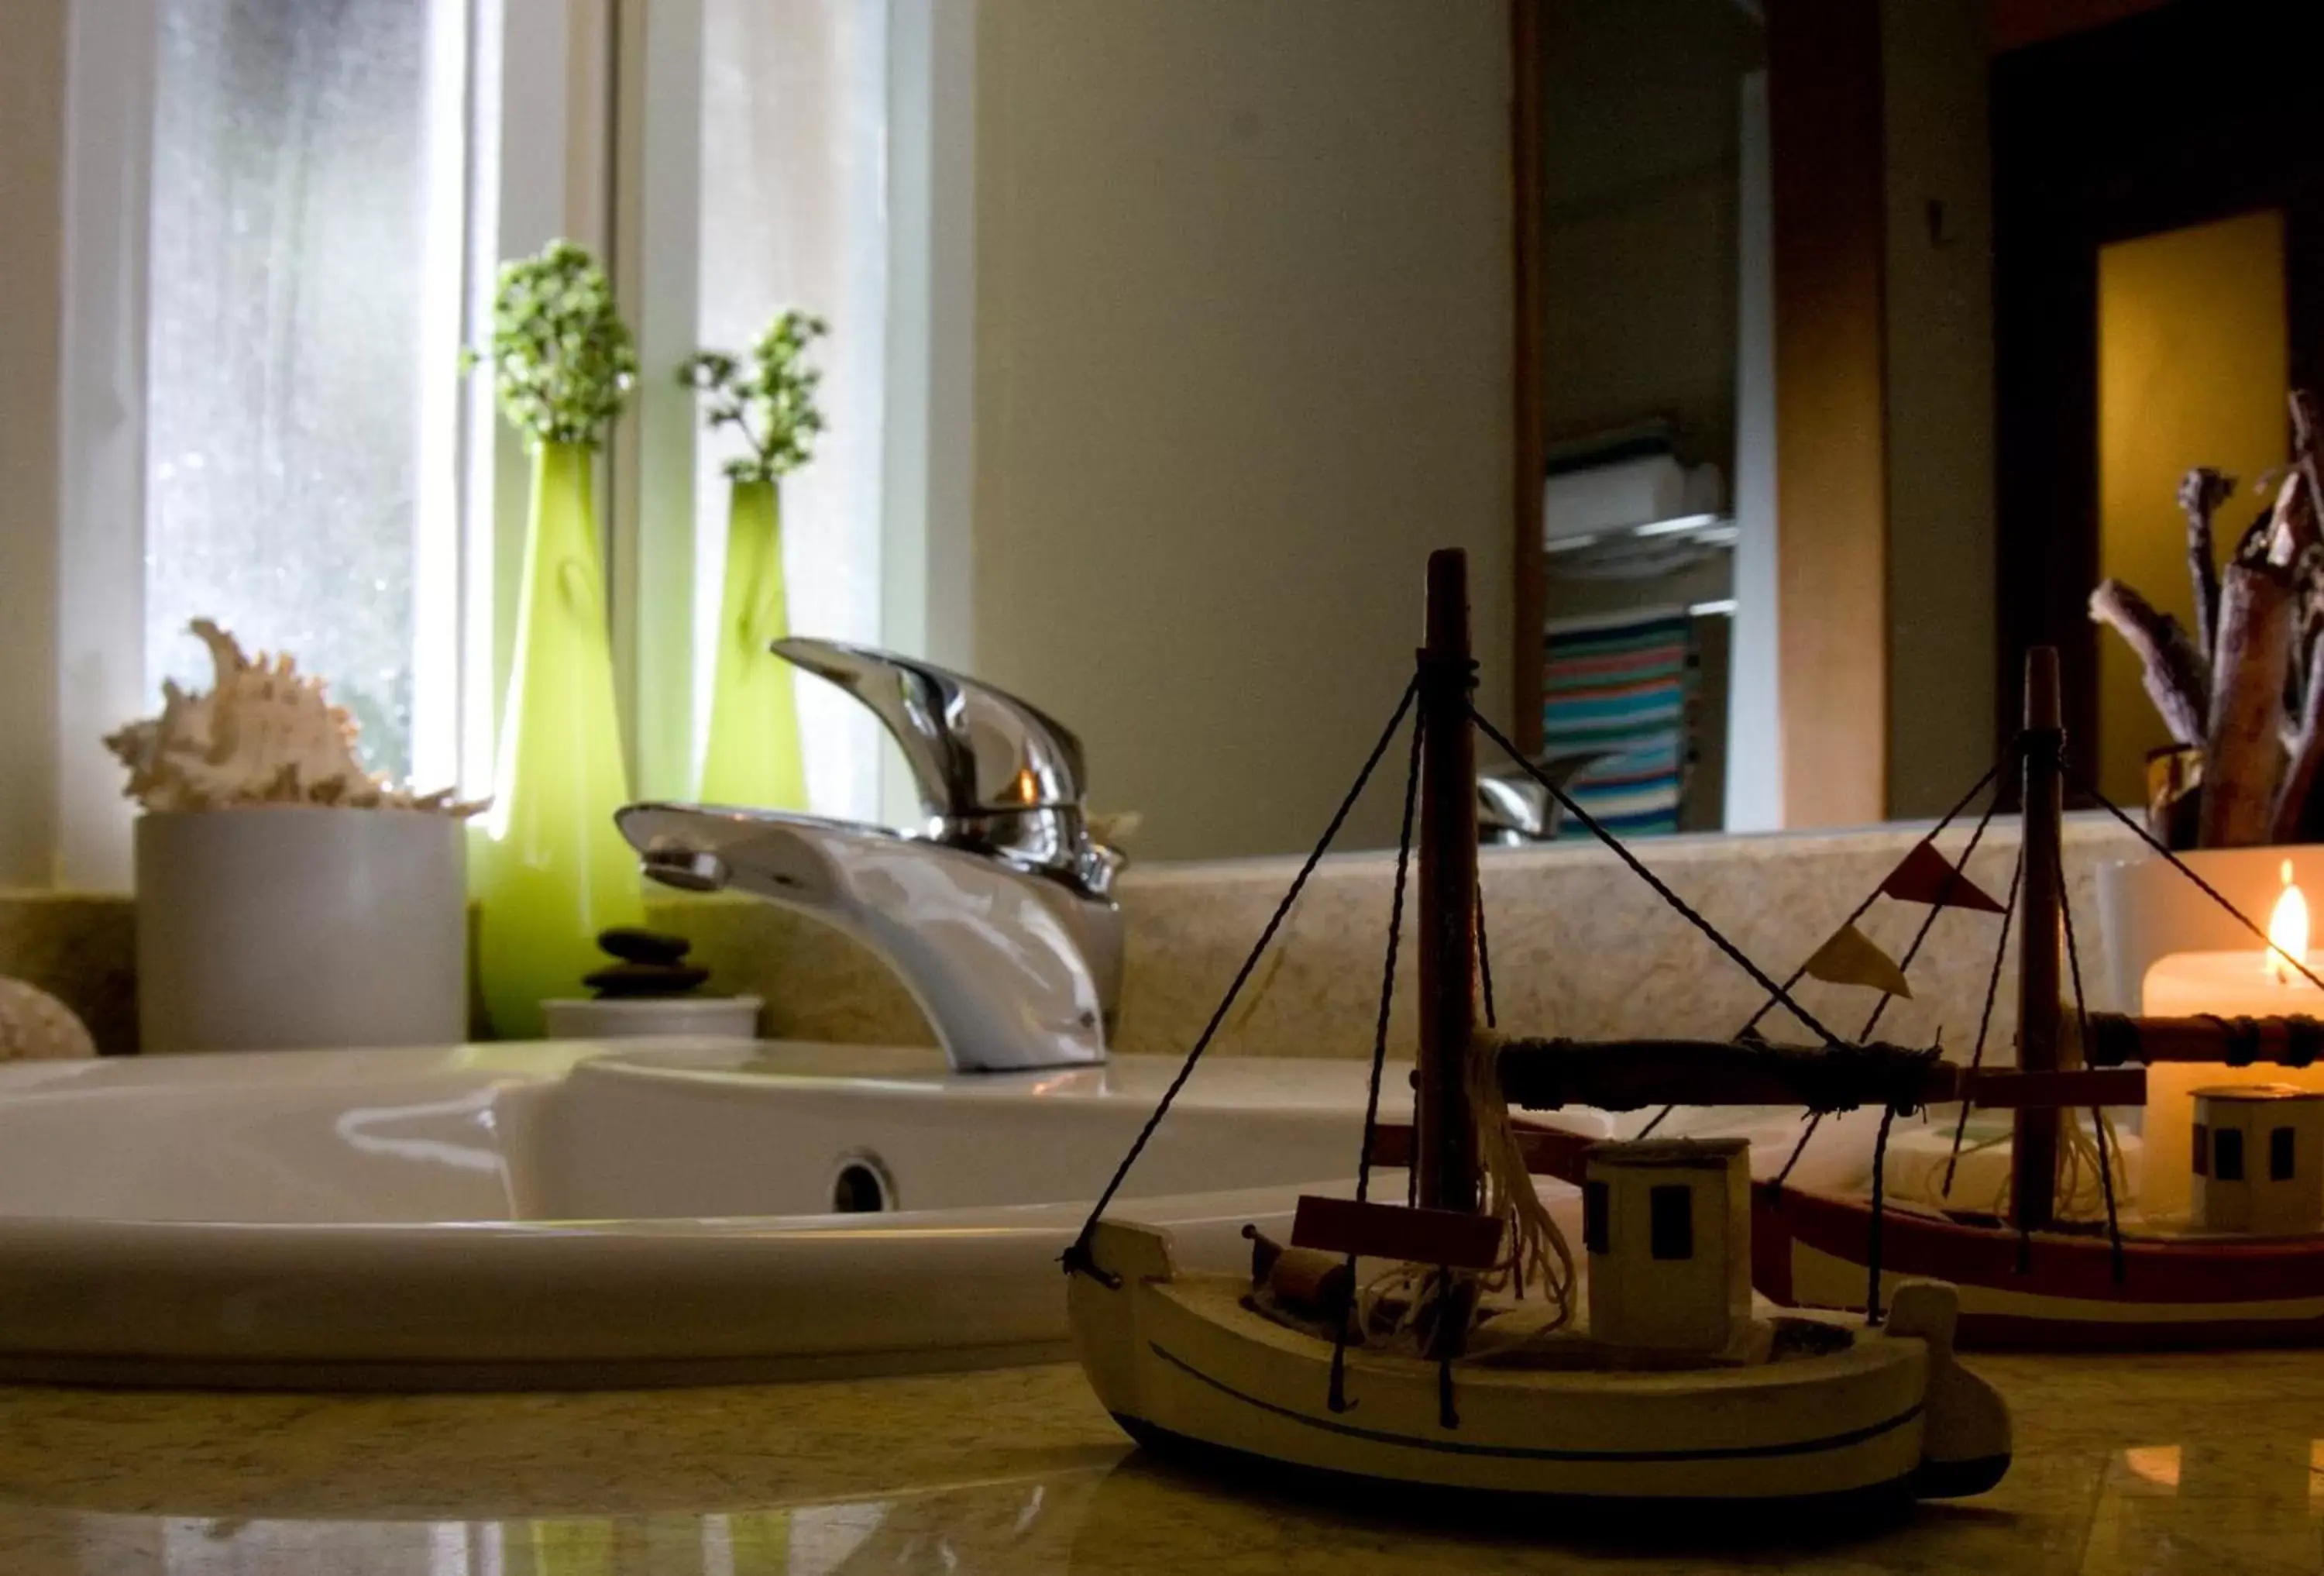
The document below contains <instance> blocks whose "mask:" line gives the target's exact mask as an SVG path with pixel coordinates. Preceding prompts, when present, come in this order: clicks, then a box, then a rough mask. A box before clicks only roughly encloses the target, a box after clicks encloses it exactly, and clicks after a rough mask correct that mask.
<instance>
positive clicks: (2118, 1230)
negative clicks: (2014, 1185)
mask: <svg viewBox="0 0 2324 1576" xmlns="http://www.w3.org/2000/svg"><path fill="white" fill-rule="evenodd" d="M2052 853H2055V854H2056V856H2057V862H2058V869H2057V881H2058V916H2059V918H2060V919H2061V922H2062V923H2063V924H2064V926H2065V929H2066V967H2067V970H2068V972H2070V974H2071V975H2072V977H2073V982H2074V1027H2075V1032H2076V1033H2077V1034H2078V1035H2079V1037H2080V1039H2079V1042H2078V1044H2077V1046H2076V1055H2075V1059H2076V1060H2077V1061H2082V1060H2086V1059H2087V1058H2088V1056H2089V1043H2090V1013H2089V1004H2088V1003H2087V1001H2086V1000H2084V998H2083V996H2082V954H2081V951H2080V948H2078V947H2077V946H2076V945H2074V903H2073V899H2072V898H2071V897H2070V896H2069V895H2068V893H2067V891H2066V848H2065V840H2064V839H2063V838H2061V839H2059V840H2058V842H2057V843H2054V844H2053V845H2052ZM2065 1125H2066V1126H2067V1127H2069V1128H2070V1129H2072V1130H2073V1134H2074V1136H2075V1138H2079V1137H2080V1130H2081V1124H2080V1122H2076V1121H2071V1120H2069V1121H2068V1122H2067V1123H2066V1124H2065ZM2090 1126H2091V1128H2092V1129H2093V1130H2094V1131H2095V1132H2096V1134H2097V1139H2098V1190H2099V1191H2100V1192H2101V1193H2103V1194H2105V1195H2106V1222H2107V1249H2108V1257H2109V1258H2111V1259H2112V1260H2113V1267H2114V1284H2115V1285H2116V1286H2120V1285H2121V1284H2122V1277H2123V1255H2122V1220H2121V1218H2120V1216H2119V1215H2117V1214H2116V1211H2115V1203H2114V1165H2113V1157H2112V1156H2111V1155H2110V1154H2109V1153H2108V1152H2107V1115H2106V1112H2105V1111H2101V1110H2099V1109H2098V1107H2097V1106H2095V1105H2094V1106H2092V1107H2090ZM2062 1158H2063V1157H2061V1159H2062ZM2012 1159H2013V1161H2014V1160H2015V1156H2014V1155H2013V1156H2012Z"/></svg>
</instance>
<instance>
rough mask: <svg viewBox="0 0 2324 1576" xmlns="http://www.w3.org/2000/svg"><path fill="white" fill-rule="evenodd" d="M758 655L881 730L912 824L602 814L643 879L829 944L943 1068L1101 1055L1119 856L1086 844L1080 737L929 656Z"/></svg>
mask: <svg viewBox="0 0 2324 1576" xmlns="http://www.w3.org/2000/svg"><path fill="white" fill-rule="evenodd" d="M773 649H774V650H775V651H776V652H777V653H778V654H779V655H781V656H782V657H784V658H786V659H788V660H790V661H792V662H794V663H796V664H798V666H799V667H801V668H806V669H807V671H808V672H810V673H813V674H816V675H817V676H818V677H823V678H826V679H829V680H830V681H831V682H833V683H835V684H836V685H838V686H839V687H841V688H842V689H844V690H845V691H846V692H847V693H848V694H850V695H852V696H854V697H855V698H856V699H857V700H859V701H861V702H862V703H863V705H866V706H868V707H869V708H870V709H871V712H872V713H873V714H875V715H877V716H878V717H879V718H880V720H881V723H883V724H885V726H886V727H887V730H888V732H889V733H890V734H892V735H893V736H894V738H895V740H896V742H897V744H898V745H899V747H900V748H901V749H902V751H903V754H904V760H905V762H906V764H907V765H908V766H909V768H910V769H911V772H912V779H913V782H914V784H915V785H916V787H917V788H918V792H919V799H920V807H921V809H922V811H923V813H924V815H925V816H926V821H925V824H924V825H923V826H922V827H921V828H920V829H919V830H918V831H917V832H909V833H899V832H895V831H891V830H890V829H889V828H887V827H884V826H871V825H859V824H856V823H853V822H847V821H839V820H833V819H830V818H827V817H824V816H809V815H802V814H798V813H794V812H791V811H785V810H763V809H747V808H740V807H730V806H712V805H684V804H667V803H647V804H636V805H631V806H627V807H625V808H624V809H622V811H621V812H620V813H619V814H618V815H617V816H615V821H616V824H617V825H619V826H620V827H621V830H622V835H623V836H624V837H626V838H627V839H628V840H629V842H630V845H631V846H632V847H633V848H635V849H636V850H637V851H638V853H639V856H640V858H641V861H642V862H643V867H644V870H645V873H646V874H647V875H649V876H650V877H652V878H653V879H654V880H658V881H659V882H661V883H663V884H664V885H666V886H671V887H677V888H679V889H685V890H690V891H715V890H720V889H726V888H732V889H734V890H736V891H741V892H748V893H750V894H752V896H754V897H760V898H764V899H768V900H770V901H771V902H775V903H779V904H781V905H783V906H784V907H786V908H797V909H799V910H801V911H803V912H806V913H808V914H813V915H815V916H816V917H819V918H821V919H823V920H825V921H826V922H828V923H830V924H833V925H836V926H839V927H840V928H842V929H843V930H845V931H847V932H848V933H849V934H851V935H853V936H855V937H856V938H857V939H858V940H860V941H862V943H863V944H864V945H867V946H869V947H870V948H871V950H872V951H873V952H874V953H876V954H879V955H880V957H881V959H882V960H883V961H884V962H886V963H888V965H889V966H890V968H892V969H894V970H895V972H896V973H897V974H898V975H899V977H900V978H901V979H902V981H903V982H904V985H905V987H906V988H907V989H908V991H911V993H912V997H913V1000H916V1001H917V1002H918V1004H919V1007H920V1009H921V1011H923V1012H924V1013H926V1014H927V1018H928V1022H929V1025H930V1027H932V1028H934V1029H935V1031H936V1038H937V1041H938V1043H939V1044H940V1045H941V1046H943V1047H944V1052H945V1057H946V1059H947V1060H948V1061H950V1063H951V1064H952V1065H953V1067H954V1070H955V1071H960V1072H1006V1071H1016V1070H1023V1069H1030V1068H1039V1067H1056V1066H1065V1065H1073V1064H1086V1063H1092V1062H1101V1061H1103V1060H1104V1059H1105V1054H1106V1037H1107V1033H1108V1031H1109V1029H1110V1028H1111V1023H1112V1019H1113V1016H1114V1012H1115V1009H1116V1008H1117V1006H1118V1005H1119V1002H1120V989H1121V946H1122V944H1121V910H1120V908H1118V907H1117V906H1116V905H1115V903H1114V901H1113V897H1112V887H1113V877H1114V873H1115V871H1117V870H1119V869H1120V863H1121V860H1120V855H1118V854H1116V853H1114V852H1113V851H1112V850H1111V849H1109V848H1106V847H1104V846H1103V845H1102V844H1100V843H1097V842H1096V841H1095V840H1094V839H1093V838H1092V837H1091V835H1090V833H1089V824H1088V817H1087V814H1086V810H1085V806H1084V778H1085V775H1086V773H1085V769H1084V764H1083V755H1082V745H1081V741H1080V740H1079V739H1078V738H1076V737H1075V736H1074V733H1073V732H1072V731H1071V730H1070V729H1068V728H1066V727H1065V725H1064V724H1063V723H1059V722H1058V721H1057V720H1056V718H1054V717H1052V716H1050V715H1049V714H1047V713H1046V712H1044V711H1042V710H1041V709H1040V708H1039V707H1037V706H1035V705H1030V704H1028V702H1026V701H1023V700H1020V699H1019V698H1018V697H1016V696H1012V695H1010V694H1008V693H1007V692H1006V691H1004V690H1000V689H996V688H994V687H991V685H988V684H984V683H982V682H980V681H978V680H976V679H973V678H969V677H964V676H963V675H961V674H957V673H953V672H950V671H948V670H946V669H945V668H938V667H936V666H935V665H934V664H932V663H927V662H922V661H919V660H918V659H912V658H908V657H900V656H898V655H896V654H894V653H893V652H888V651H879V650H871V649H870V648H868V647H863V646H851V645H844V644H842V643H840V642H838V641H817V640H807V639H798V638H794V639H789V640H783V641H776V642H775V643H774V647H773Z"/></svg>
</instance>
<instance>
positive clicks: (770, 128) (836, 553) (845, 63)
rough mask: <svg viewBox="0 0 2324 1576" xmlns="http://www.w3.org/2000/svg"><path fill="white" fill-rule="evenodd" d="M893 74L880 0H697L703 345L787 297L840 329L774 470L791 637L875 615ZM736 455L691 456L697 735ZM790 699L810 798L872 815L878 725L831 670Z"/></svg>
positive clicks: (698, 734) (727, 338)
mask: <svg viewBox="0 0 2324 1576" xmlns="http://www.w3.org/2000/svg"><path fill="white" fill-rule="evenodd" d="M887 71H888V8H887V5H886V0H703V5H702V127H701V137H702V142H701V149H702V152H701V161H702V182H701V207H700V212H701V250H700V272H699V278H698V280H697V283H696V292H697V293H696V300H697V302H698V306H697V316H698V320H699V324H700V342H701V344H703V345H704V346H712V347H715V348H720V349H726V350H735V351H740V350H742V349H744V348H746V347H747V346H748V345H749V344H750V341H751V340H752V337H754V336H756V335H757V333H758V332H759V330H760V329H761V327H764V326H765V324H766V322H767V320H768V319H769V318H771V317H772V316H773V315H774V314H775V313H777V312H779V311H780V310H782V309H785V308H787V307H798V308H800V309H804V310H807V311H811V312H814V313H816V314H817V315H819V316H821V317H822V318H825V319H826V320H827V321H828V322H829V323H830V325H831V335H830V337H829V338H827V339H825V340H824V341H822V342H821V343H820V345H819V346H817V360H818V362H819V364H821V365H822V366H823V368H824V369H825V373H824V383H823V404H824V413H825V418H826V419H827V420H828V422H829V426H828V429H827V430H825V433H824V434H823V436H822V438H821V440H820V442H819V443H818V444H817V446H816V456H815V459H814V460H813V462H812V463H810V464H809V465H807V466H806V467H805V468H804V469H801V470H799V471H797V472H795V473H793V474H792V475H790V476H789V477H788V478H786V479H785V481H784V483H783V528H784V569H785V573H786V576H787V577H788V585H789V591H790V622H791V628H792V630H793V631H794V632H796V633H798V634H803V635H819V636H825V637H829V638H834V639H840V640H849V641H867V642H868V641H877V640H878V639H879V637H880V614H881V596H880V591H881V587H880V560H881V464H882V449H881V429H882V427H883V425H884V413H885V397H884V396H885V390H884V388H883V381H884V380H883V375H882V369H883V366H884V364H885V355H886V324H887V307H888V113H887V111H888V100H887ZM732 453H733V451H732V450H731V449H729V448H728V447H724V438H719V439H715V440H709V441H705V443H704V444H703V445H702V446H701V447H700V448H699V450H698V451H697V458H696V478H695V514H696V538H695V543H696V545H695V553H696V559H695V561H696V564H697V565H698V566H699V573H697V575H696V589H695V616H694V627H695V630H696V640H695V683H694V694H695V697H696V717H695V728H694V736H695V738H696V740H697V741H699V740H700V739H701V738H702V737H703V736H704V733H705V730H706V727H707V723H708V717H707V712H708V706H709V697H710V694H711V661H712V646H711V642H710V641H709V639H708V633H709V631H712V630H714V629H715V627H716V622H717V618H718V591H719V571H720V568H721V567H722V566H723V565H724V558H725V547H726V492H727V487H726V481H725V478H724V475H721V474H720V467H721V466H722V465H724V462H725V461H726V460H727V459H728V458H730V457H731V456H732ZM798 695H799V723H800V730H801V733H802V734H803V736H804V739H805V743H806V751H807V793H808V797H809V798H810V800H811V801H812V803H813V806H814V807H815V809H816V811H818V812H820V813H823V814H825V815H835V816H847V817H850V818H853V819H858V820H872V819H876V818H877V816H878V811H879V784H878V766H879V733H878V724H877V723H873V722H872V721H871V718H870V716H869V714H867V713H865V712H864V711H863V710H862V708H861V707H860V706H858V705H856V704H855V703H854V702H853V701H851V700H849V699H847V698H846V697H845V696H842V695H841V694H840V693H839V692H838V691H837V690H835V689H834V688H833V687H831V686H829V685H826V684H824V683H823V682H821V681H820V680H816V679H802V680H801V681H800V684H799V691H798ZM697 757H698V746H697Z"/></svg>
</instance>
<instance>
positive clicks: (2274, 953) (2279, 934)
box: [2267, 859, 2308, 985]
mask: <svg viewBox="0 0 2324 1576" xmlns="http://www.w3.org/2000/svg"><path fill="white" fill-rule="evenodd" d="M2267 939H2268V942H2269V951H2268V954H2267V972H2268V977H2269V978H2270V979H2272V980H2273V981H2274V982H2276V983H2277V984H2279V985H2289V984H2291V983H2292V980H2293V979H2294V978H2295V977H2297V975H2298V973H2299V971H2298V970H2296V969H2295V968H2293V966H2292V960H2293V959H2295V958H2296V959H2298V960H2299V961H2300V962H2301V963H2306V962H2307V961H2308V899H2306V898H2304V897H2302V896H2301V891H2300V889H2299V888H2298V887H2295V886H2293V885H2292V862H2291V861H2290V860H2288V859H2287V860H2285V861H2284V862H2283V895H2282V897H2280V898H2278V899H2276V900H2275V912H2274V913H2273V914H2272V915H2270V916H2268V921H2267ZM2287 954H2288V955H2287Z"/></svg>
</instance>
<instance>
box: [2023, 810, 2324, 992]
mask: <svg viewBox="0 0 2324 1576" xmlns="http://www.w3.org/2000/svg"><path fill="white" fill-rule="evenodd" d="M2066 780H2067V781H2068V782H2069V783H2070V784H2071V785H2072V786H2073V787H2074V788H2076V789H2077V790H2078V791H2080V792H2081V793H2085V794H2088V795H2089V797H2091V798H2093V799H2096V800H2097V801H2098V806H2099V807H2100V808H2102V809H2104V810H2105V811H2106V813H2107V815H2109V816H2113V817H2114V818H2115V819H2116V820H2117V821H2119V822H2121V823H2122V824H2123V825H2126V826H2127V827H2129V828H2130V829H2131V831H2132V832H2133V833H2135V834H2136V835H2137V837H2138V840H2139V841H2140V842H2141V843H2145V844H2146V846H2147V847H2149V848H2151V849H2153V851H2154V852H2155V853H2159V854H2161V855H2162V856H2163V858H2164V859H2165V860H2167V861H2169V862H2170V864H2171V868H2172V869H2173V870H2175V871H2178V872H2179V873H2180V874H2181V875H2182V876H2185V877H2186V878H2187V879H2188V880H2190V881H2192V882H2194V883H2195V885H2196V886H2198V887H2199V888H2201V889H2202V891H2203V895H2204V896H2205V897H2207V898H2209V899H2211V901H2212V902H2214V903H2217V904H2218V906H2219V907H2220V908H2224V909H2226V910H2227V913H2228V915H2229V916H2230V917H2232V918H2233V919H2234V920H2235V922H2236V924H2238V925H2240V926H2243V927H2244V928H2245V929H2246V930H2248V931H2250V932H2251V933H2252V934H2253V935H2256V936H2258V937H2259V938H2260V940H2261V941H2262V942H2264V943H2265V944H2266V946H2267V950H2268V951H2270V952H2272V953H2273V954H2275V955H2276V956H2277V957H2280V958H2282V960H2283V961H2284V962H2285V963H2290V964H2291V965H2292V967H2293V968H2295V969H2298V970H2299V971H2300V972H2301V977H2303V978H2304V979H2306V980H2307V982H2309V983H2310V984H2311V985H2313V986H2315V987H2316V988H2317V989H2318V990H2319V991H2324V978H2319V976H2318V975H2317V973H2316V972H2315V971H2314V970H2313V969H2311V968H2310V967H2309V966H2308V962H2307V960H2306V959H2304V958H2296V957H2293V956H2292V954H2290V953H2288V952H2286V951H2284V950H2283V949H2282V947H2280V946H2278V945H2275V942H2274V941H2273V938H2271V937H2270V936H2269V935H2268V934H2267V932H2266V931H2264V930H2263V929H2262V928H2260V926H2259V924H2258V922H2257V921H2255V920H2254V919H2253V918H2252V917H2251V916H2250V915H2248V914H2246V913H2245V912H2244V911H2243V910H2242V909H2240V908H2236V906H2235V905H2234V904H2233V903H2230V902H2228V901H2227V899H2226V897H2224V896H2223V895H2222V894H2221V893H2220V891H2219V889H2218V888H2217V887H2215V886H2213V885H2211V883H2210V882H2209V881H2207V880H2204V879H2203V878H2202V877H2201V876H2199V875H2197V874H2196V873H2195V869H2194V867H2193V866H2192V865H2190V864H2189V863H2188V862H2186V861H2185V860H2183V859H2181V858H2180V857H2179V856H2178V855H2177V854H2175V853H2172V852H2171V850H2170V849H2168V848H2166V847H2164V846H2163V843H2162V842H2161V841H2160V840H2159V839H2157V838H2156V837H2155V835H2154V834H2153V833H2152V832H2149V831H2148V830H2147V829H2146V828H2145V827H2144V826H2142V825H2139V824H2138V822H2137V821H2136V820H2135V819H2134V818H2133V817H2132V816H2130V814H2129V813H2128V812H2127V811H2126V810H2125V809H2124V808H2123V807H2122V806H2120V805H2117V804H2116V803H2115V802H2114V801H2113V800H2112V799H2110V798H2108V797H2106V795H2104V794H2102V793H2100V792H2098V787H2097V785H2096V784H2094V783H2091V782H2089V781H2087V780H2086V779H2082V778H2080V777H2079V776H2075V775H2071V774H2069V775H2068V777H2067V779H2066Z"/></svg>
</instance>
